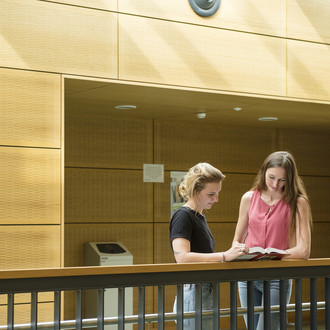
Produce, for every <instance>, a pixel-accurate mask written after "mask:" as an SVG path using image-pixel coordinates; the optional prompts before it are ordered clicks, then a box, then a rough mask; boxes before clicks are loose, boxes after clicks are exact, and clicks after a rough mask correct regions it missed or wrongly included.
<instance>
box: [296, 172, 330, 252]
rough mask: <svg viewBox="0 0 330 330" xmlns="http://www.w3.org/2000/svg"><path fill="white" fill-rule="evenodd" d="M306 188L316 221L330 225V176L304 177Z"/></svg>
mask: <svg viewBox="0 0 330 330" xmlns="http://www.w3.org/2000/svg"><path fill="white" fill-rule="evenodd" d="M302 179H303V181H304V184H305V186H306V190H307V194H308V196H309V198H310V201H311V207H312V214H313V219H314V221H322V222H323V221H324V222H328V223H330V219H329V212H330V205H329V201H330V190H329V186H330V176H328V177H317V176H316V177H315V176H314V177H313V176H306V177H302ZM329 251H330V250H329ZM329 256H330V253H329Z"/></svg>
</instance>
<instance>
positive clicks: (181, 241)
mask: <svg viewBox="0 0 330 330" xmlns="http://www.w3.org/2000/svg"><path fill="white" fill-rule="evenodd" d="M172 247H173V252H174V257H175V260H176V262H177V263H189V262H221V261H223V255H224V257H225V258H224V261H231V260H234V259H236V258H237V257H238V256H241V255H243V254H245V253H246V252H247V249H246V247H245V245H244V244H235V246H233V247H231V248H230V249H229V250H227V251H225V252H214V253H196V252H191V251H190V242H189V240H187V239H185V238H175V239H174V240H173V241H172Z"/></svg>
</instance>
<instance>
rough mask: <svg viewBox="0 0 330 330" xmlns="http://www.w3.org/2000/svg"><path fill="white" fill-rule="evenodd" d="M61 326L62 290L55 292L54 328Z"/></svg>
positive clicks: (56, 329) (55, 329) (57, 329)
mask: <svg viewBox="0 0 330 330" xmlns="http://www.w3.org/2000/svg"><path fill="white" fill-rule="evenodd" d="M60 328H61V291H59V290H57V291H55V292H54V330H60Z"/></svg>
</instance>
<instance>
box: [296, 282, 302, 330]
mask: <svg viewBox="0 0 330 330" xmlns="http://www.w3.org/2000/svg"><path fill="white" fill-rule="evenodd" d="M301 289H302V280H301V278H296V279H295V325H296V329H302V291H301Z"/></svg>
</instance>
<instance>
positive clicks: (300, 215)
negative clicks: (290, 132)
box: [233, 151, 312, 330]
mask: <svg viewBox="0 0 330 330" xmlns="http://www.w3.org/2000/svg"><path fill="white" fill-rule="evenodd" d="M311 226H312V214H311V209H310V203H309V199H308V196H307V194H306V191H305V188H304V185H303V182H302V180H301V178H300V177H299V175H298V172H297V167H296V164H295V161H294V158H293V156H292V155H291V154H290V153H289V152H286V151H278V152H274V153H272V154H270V155H269V156H268V157H267V158H266V159H265V161H264V163H263V165H262V167H261V168H260V170H259V173H258V175H257V177H256V179H255V182H254V185H253V188H252V189H251V190H250V191H248V192H246V193H245V194H244V195H243V197H242V199H241V203H240V208H239V218H238V222H237V226H236V231H235V236H234V239H233V244H237V243H243V242H244V243H245V244H246V245H247V246H248V247H249V248H251V247H253V246H261V247H263V248H267V247H274V248H277V249H281V250H286V251H287V252H288V253H289V256H287V257H286V258H295V259H297V258H299V259H308V258H309V255H310V249H311ZM238 288H239V295H240V300H241V305H242V307H246V306H247V283H246V282H239V283H238ZM270 288H271V293H270V295H271V302H270V303H271V305H279V289H280V287H279V280H271V281H270ZM291 289H292V280H288V281H287V297H286V298H287V303H289V300H290V296H291ZM254 304H255V306H262V305H263V281H254ZM244 319H245V322H246V321H247V320H246V317H244ZM254 326H255V329H257V330H261V329H264V325H263V314H257V315H255V319H254ZM271 329H272V330H273V329H280V315H279V313H278V312H277V313H271Z"/></svg>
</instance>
